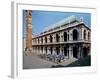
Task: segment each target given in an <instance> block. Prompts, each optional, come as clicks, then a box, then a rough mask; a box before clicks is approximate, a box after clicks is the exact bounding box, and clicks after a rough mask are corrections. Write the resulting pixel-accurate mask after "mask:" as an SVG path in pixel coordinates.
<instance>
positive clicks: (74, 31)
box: [73, 30, 78, 40]
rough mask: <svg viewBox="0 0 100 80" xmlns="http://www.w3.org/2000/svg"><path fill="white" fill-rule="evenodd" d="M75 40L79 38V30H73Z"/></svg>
mask: <svg viewBox="0 0 100 80" xmlns="http://www.w3.org/2000/svg"><path fill="white" fill-rule="evenodd" d="M73 40H78V32H77V30H73Z"/></svg>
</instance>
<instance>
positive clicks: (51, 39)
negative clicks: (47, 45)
mask: <svg viewBox="0 0 100 80" xmlns="http://www.w3.org/2000/svg"><path fill="white" fill-rule="evenodd" d="M52 41H53V38H52V35H50V42H51V43H52Z"/></svg>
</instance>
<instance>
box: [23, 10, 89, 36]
mask: <svg viewBox="0 0 100 80" xmlns="http://www.w3.org/2000/svg"><path fill="white" fill-rule="evenodd" d="M72 15H74V16H76V17H77V18H78V19H80V18H81V17H83V21H84V22H85V24H86V25H88V26H89V27H90V26H91V14H90V13H75V12H54V11H53V12H52V11H37V10H35V11H32V33H33V34H37V33H40V32H42V31H43V30H44V29H45V27H47V26H49V25H51V24H54V23H56V22H58V21H60V20H62V19H64V18H67V17H69V16H72ZM25 17H26V16H25V10H23V28H24V30H23V31H24V34H25V33H26V21H25Z"/></svg>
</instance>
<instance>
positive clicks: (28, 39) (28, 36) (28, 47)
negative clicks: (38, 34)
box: [25, 10, 32, 51]
mask: <svg viewBox="0 0 100 80" xmlns="http://www.w3.org/2000/svg"><path fill="white" fill-rule="evenodd" d="M25 13H26V50H27V51H32V10H26V11H25Z"/></svg>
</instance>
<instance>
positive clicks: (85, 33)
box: [84, 30, 86, 40]
mask: <svg viewBox="0 0 100 80" xmlns="http://www.w3.org/2000/svg"><path fill="white" fill-rule="evenodd" d="M84 40H86V30H84Z"/></svg>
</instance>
